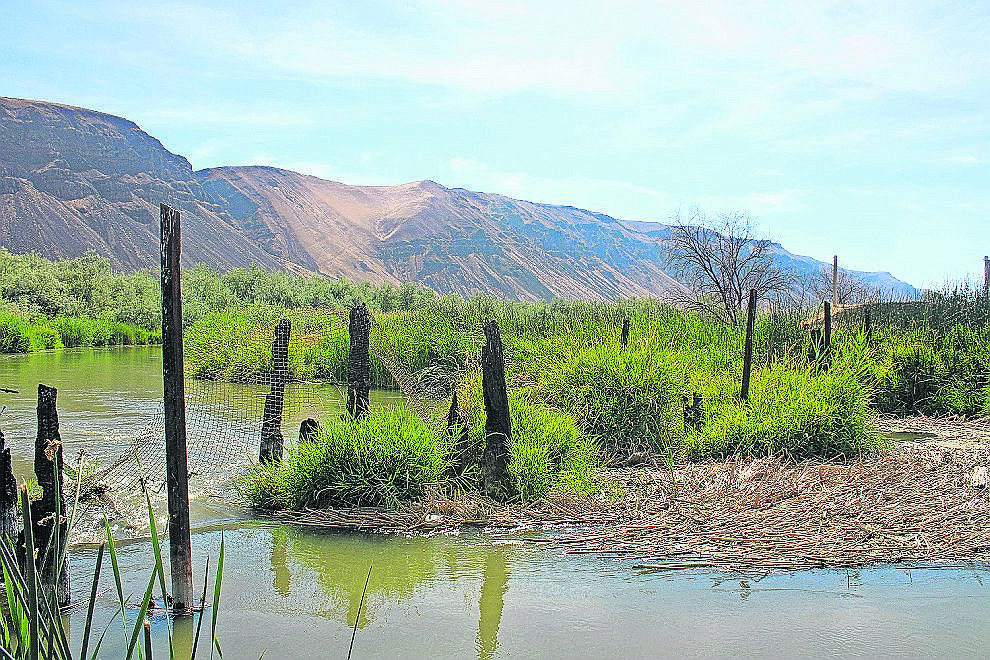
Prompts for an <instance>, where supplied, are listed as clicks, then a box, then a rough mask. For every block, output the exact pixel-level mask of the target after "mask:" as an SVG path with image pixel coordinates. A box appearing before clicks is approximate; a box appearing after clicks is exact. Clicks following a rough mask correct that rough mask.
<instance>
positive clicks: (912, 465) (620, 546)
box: [283, 442, 990, 570]
mask: <svg viewBox="0 0 990 660" xmlns="http://www.w3.org/2000/svg"><path fill="white" fill-rule="evenodd" d="M988 466H990V446H988V445H986V444H979V445H975V446H969V447H965V448H959V447H945V446H940V445H939V444H938V443H934V442H928V443H923V444H920V443H919V444H904V445H901V446H898V447H897V448H896V449H895V450H893V451H892V452H889V453H884V454H877V455H870V456H863V457H859V458H857V459H855V460H853V461H849V462H845V463H838V462H822V461H811V460H809V461H801V462H794V461H788V460H786V459H783V458H759V459H744V458H738V459H733V460H728V461H718V462H716V461H711V462H705V463H695V464H687V465H682V466H675V467H674V469H673V471H664V470H655V469H654V470H651V469H647V470H628V469H626V470H618V471H613V472H610V473H609V475H608V478H609V479H610V480H611V481H612V482H613V483H617V484H618V485H619V488H618V492H619V494H618V495H616V494H615V492H614V491H613V494H612V495H611V496H610V497H608V496H605V495H601V496H596V497H590V498H562V497H550V498H544V499H542V500H540V501H538V502H535V503H532V504H528V505H513V506H501V505H497V504H495V503H493V502H491V501H488V500H484V499H482V498H479V497H476V496H455V497H444V496H441V495H439V494H438V495H435V496H433V497H429V498H426V499H424V500H422V501H420V502H417V503H415V504H412V505H410V506H409V507H407V508H405V509H403V510H397V511H380V510H373V509H358V510H351V511H308V512H296V513H293V514H287V515H285V516H283V517H284V518H285V519H286V520H289V521H291V522H294V523H297V524H301V525H314V526H318V527H334V528H346V529H367V530H375V531H385V532H399V533H430V532H436V531H445V530H450V529H453V528H456V527H457V526H459V525H464V524H470V525H478V526H484V527H488V528H490V529H493V530H496V529H497V530H500V531H502V532H503V533H504V532H506V531H511V532H520V531H529V530H534V529H543V530H547V529H556V531H555V532H554V533H552V534H541V535H540V536H539V537H534V535H533V534H522V535H520V536H519V538H522V539H524V540H526V541H528V542H533V543H541V544H545V545H546V546H548V547H554V548H561V549H563V550H564V551H565V552H567V553H575V554H594V555H599V556H610V557H618V558H623V559H627V560H631V561H632V562H634V563H633V565H634V566H635V567H637V568H643V569H663V570H676V569H684V568H696V567H703V568H711V569H719V570H798V569H806V568H817V567H853V566H865V565H873V564H887V563H904V562H908V563H929V562H935V563H939V562H959V561H964V562H984V561H990V486H988V480H987V467H988ZM604 492H607V490H606V491H604Z"/></svg>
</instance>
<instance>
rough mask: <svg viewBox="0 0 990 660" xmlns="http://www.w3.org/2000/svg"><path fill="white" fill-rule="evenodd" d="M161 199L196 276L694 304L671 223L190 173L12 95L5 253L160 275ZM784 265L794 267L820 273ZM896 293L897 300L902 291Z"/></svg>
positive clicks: (262, 173)
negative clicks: (245, 270)
mask: <svg viewBox="0 0 990 660" xmlns="http://www.w3.org/2000/svg"><path fill="white" fill-rule="evenodd" d="M162 201H164V202H166V203H168V204H170V205H172V206H174V207H176V208H178V209H179V210H180V211H181V212H182V233H183V254H182V257H183V263H184V264H187V265H191V264H196V263H206V264H208V265H210V266H212V267H214V268H217V269H220V270H228V269H230V268H233V267H237V266H247V265H249V264H258V265H260V266H262V267H263V268H265V269H269V270H270V269H287V270H293V271H297V272H317V273H322V274H325V275H328V276H332V277H339V276H345V277H348V278H351V279H353V280H371V281H374V282H393V283H400V282H406V281H412V282H417V283H420V284H423V285H426V286H430V287H432V288H434V289H436V290H437V291H440V292H455V293H459V294H462V295H472V294H474V293H477V292H483V293H490V294H495V295H499V296H505V297H509V298H515V299H522V300H536V299H548V298H553V297H564V298H586V299H595V298H606V299H607V298H615V297H618V296H643V295H657V296H664V295H666V294H667V293H670V292H681V291H683V288H682V287H681V285H680V284H679V283H677V282H676V281H675V280H674V279H672V278H671V277H670V276H668V275H667V274H666V273H665V272H664V270H663V268H662V267H661V263H662V258H661V251H660V240H661V239H662V238H663V234H664V233H665V231H666V229H665V225H661V224H655V223H636V222H622V221H620V220H617V219H615V218H612V217H609V216H607V215H603V214H600V213H593V212H590V211H584V210H581V209H577V208H573V207H569V206H554V205H549V204H537V203H534V202H527V201H522V200H516V199H511V198H509V197H504V196H502V195H495V194H488V193H479V192H471V191H468V190H463V189H459V188H455V189H451V188H445V187H444V186H441V185H439V184H437V183H434V182H433V181H419V182H414V183H407V184H403V185H399V186H351V185H346V184H343V183H336V182H333V181H326V180H323V179H320V178H317V177H313V176H307V175H304V174H299V173H296V172H291V171H288V170H282V169H277V168H272V167H256V166H245V167H218V168H212V169H206V170H200V171H193V169H192V167H191V165H190V164H189V162H188V161H187V160H186V159H185V158H183V157H182V156H178V155H176V154H173V153H171V152H169V151H168V150H167V149H165V147H164V146H162V144H161V142H159V141H158V140H157V139H155V138H154V137H152V136H150V135H148V134H147V133H145V132H144V131H142V130H141V129H140V128H138V126H137V125H136V124H134V123H133V122H131V121H128V120H126V119H122V118H120V117H114V116H112V115H108V114H104V113H101V112H96V111H93V110H86V109H84V108H75V107H71V106H66V105H60V104H56V103H47V102H43V101H26V100H20V99H10V98H3V97H0V244H2V245H3V246H4V247H6V248H7V249H9V250H11V251H13V252H17V253H26V252H38V253H39V254H41V255H43V256H45V257H49V258H65V257H74V256H78V255H80V254H83V253H84V252H86V251H87V250H95V251H96V252H98V253H99V254H102V255H105V256H106V257H108V258H109V259H110V261H111V264H112V265H113V266H114V267H115V268H118V269H123V270H135V269H140V268H156V267H157V265H158V263H159V248H158V205H159V203H160V202H162ZM780 255H781V257H780V258H781V259H782V260H783V262H786V263H785V265H786V264H794V265H797V266H800V267H801V268H804V269H807V268H813V267H816V266H814V264H818V262H815V261H814V260H809V259H808V258H806V257H797V256H796V255H791V254H790V253H789V252H787V251H786V250H783V249H782V248H781V251H780ZM891 280H892V282H888V281H887V280H884V284H885V288H886V285H887V284H888V283H889V284H891V285H892V286H897V285H903V283H900V282H898V281H897V280H893V278H891ZM904 286H907V285H904ZM909 288H910V287H909ZM912 290H913V288H912Z"/></svg>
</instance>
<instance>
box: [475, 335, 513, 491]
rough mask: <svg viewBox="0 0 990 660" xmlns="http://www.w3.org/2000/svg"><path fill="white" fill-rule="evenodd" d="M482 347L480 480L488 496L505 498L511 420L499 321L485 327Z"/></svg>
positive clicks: (507, 481)
mask: <svg viewBox="0 0 990 660" xmlns="http://www.w3.org/2000/svg"><path fill="white" fill-rule="evenodd" d="M484 331H485V345H484V346H482V348H481V388H482V393H483V394H484V398H485V448H484V451H483V452H482V455H481V479H482V485H483V486H484V490H485V493H486V494H487V495H488V496H490V497H494V498H504V496H506V495H508V492H507V491H508V489H509V481H510V478H509V453H510V447H511V445H510V443H511V440H512V419H511V417H510V415H509V392H508V389H507V388H506V385H505V353H504V349H503V347H502V335H501V333H500V332H499V329H498V322H496V321H488V322H487V323H485V325H484Z"/></svg>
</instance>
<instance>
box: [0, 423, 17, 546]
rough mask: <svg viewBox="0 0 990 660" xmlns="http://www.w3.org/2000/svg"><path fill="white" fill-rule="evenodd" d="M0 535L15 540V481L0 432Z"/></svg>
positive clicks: (7, 448)
mask: <svg viewBox="0 0 990 660" xmlns="http://www.w3.org/2000/svg"><path fill="white" fill-rule="evenodd" d="M0 535H2V536H5V537H7V538H8V539H9V540H10V542H11V544H13V542H14V541H15V540H16V539H17V480H16V479H15V478H14V468H13V464H12V463H11V460H10V447H8V446H7V443H6V439H5V438H4V437H3V431H0Z"/></svg>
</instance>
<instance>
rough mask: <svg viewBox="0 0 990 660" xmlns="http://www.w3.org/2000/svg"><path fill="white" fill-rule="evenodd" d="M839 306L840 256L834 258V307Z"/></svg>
mask: <svg viewBox="0 0 990 660" xmlns="http://www.w3.org/2000/svg"><path fill="white" fill-rule="evenodd" d="M838 305H839V255H837V254H836V255H833V256H832V307H838Z"/></svg>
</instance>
